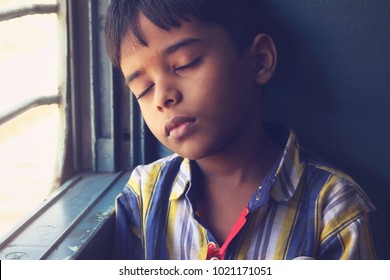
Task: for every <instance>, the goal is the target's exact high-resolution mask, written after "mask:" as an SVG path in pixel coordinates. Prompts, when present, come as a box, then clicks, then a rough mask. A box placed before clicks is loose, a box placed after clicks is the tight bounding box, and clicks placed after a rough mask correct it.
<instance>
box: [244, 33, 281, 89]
mask: <svg viewBox="0 0 390 280" xmlns="http://www.w3.org/2000/svg"><path fill="white" fill-rule="evenodd" d="M250 52H251V57H252V62H253V69H254V79H255V81H256V82H257V83H258V84H259V85H265V84H267V83H268V82H269V81H270V80H271V78H272V77H273V75H274V73H275V69H276V62H277V53H276V47H275V43H274V41H273V40H272V38H271V37H270V36H269V35H267V34H264V33H262V34H258V35H256V37H255V38H254V40H253V42H252V46H251V49H250Z"/></svg>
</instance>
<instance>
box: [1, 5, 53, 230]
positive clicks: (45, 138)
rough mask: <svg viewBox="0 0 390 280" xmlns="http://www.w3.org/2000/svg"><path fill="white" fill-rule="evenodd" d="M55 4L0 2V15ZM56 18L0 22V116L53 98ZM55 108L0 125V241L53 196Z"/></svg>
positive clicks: (31, 111) (31, 17)
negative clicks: (8, 10) (19, 8)
mask: <svg viewBox="0 0 390 280" xmlns="http://www.w3.org/2000/svg"><path fill="white" fill-rule="evenodd" d="M16 3H17V6H22V5H23V4H26V3H27V4H29V5H31V4H35V3H43V4H55V3H56V1H14V0H12V1H8V0H1V1H0V10H4V9H6V8H9V7H14V6H15V4H16ZM57 29H58V18H57V15H56V14H48V15H29V16H24V17H21V18H15V19H12V20H8V21H2V22H0V38H1V39H0V80H1V82H0V116H4V114H7V112H10V111H12V110H14V109H15V108H17V107H18V106H20V105H22V104H24V103H25V102H26V101H29V100H32V99H34V98H37V97H42V96H53V95H57V94H58V53H59V52H58V34H57V33H58V31H57ZM59 128H60V123H59V106H58V104H51V105H43V106H38V107H35V108H33V109H29V110H27V111H25V112H24V113H21V114H19V115H18V116H17V117H15V118H12V119H10V120H8V121H7V122H5V123H3V124H0V155H1V156H0V238H1V237H2V236H4V234H6V233H7V232H8V231H9V230H10V229H11V228H12V227H14V226H15V225H16V224H17V223H19V222H21V221H22V220H23V218H24V217H26V216H27V215H28V214H29V213H30V212H31V211H32V210H33V209H35V208H36V207H37V206H38V205H39V204H40V203H41V202H42V201H43V200H44V199H45V198H46V197H47V195H48V194H49V193H50V192H51V191H52V190H53V186H54V182H55V180H56V178H55V177H56V175H55V171H56V170H57V168H56V166H57V143H58V137H59V131H60V129H59Z"/></svg>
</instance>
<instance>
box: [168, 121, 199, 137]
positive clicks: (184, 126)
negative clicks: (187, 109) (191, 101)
mask: <svg viewBox="0 0 390 280" xmlns="http://www.w3.org/2000/svg"><path fill="white" fill-rule="evenodd" d="M194 122H195V118H192V117H173V118H171V119H170V120H169V121H168V122H166V124H165V126H164V131H165V135H166V136H168V137H172V138H184V137H186V136H188V135H189V134H191V133H192V131H193V124H194Z"/></svg>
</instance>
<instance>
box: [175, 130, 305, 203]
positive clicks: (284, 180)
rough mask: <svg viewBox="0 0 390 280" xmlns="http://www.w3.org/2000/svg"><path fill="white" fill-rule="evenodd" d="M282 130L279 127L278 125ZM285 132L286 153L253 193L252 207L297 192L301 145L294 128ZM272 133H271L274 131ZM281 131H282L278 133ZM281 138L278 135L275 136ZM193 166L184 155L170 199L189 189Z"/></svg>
mask: <svg viewBox="0 0 390 280" xmlns="http://www.w3.org/2000/svg"><path fill="white" fill-rule="evenodd" d="M279 130H280V129H279ZM282 130H284V131H283V132H284V133H282V134H284V135H286V132H287V135H288V139H287V142H285V140H284V139H285V137H283V138H284V139H282V141H283V140H284V141H283V142H285V143H286V144H285V147H284V150H283V153H282V155H281V157H280V159H279V161H278V162H276V163H275V165H274V167H273V168H271V170H270V171H269V172H268V174H267V175H266V177H265V179H264V181H263V183H262V185H261V188H259V190H258V191H257V192H256V193H255V194H254V195H253V197H252V198H251V200H250V201H249V203H248V206H249V209H250V210H253V209H254V208H257V207H260V206H262V205H264V204H266V203H267V202H268V200H269V197H270V196H271V197H272V198H273V199H274V200H276V201H279V202H280V201H288V200H290V199H291V198H292V196H293V195H294V193H295V191H296V189H297V187H298V185H299V183H300V181H301V179H302V175H303V172H304V169H305V164H304V162H303V161H302V159H301V152H300V147H299V144H298V141H297V137H296V134H295V132H294V131H292V130H288V129H287V128H283V129H282ZM271 134H272V133H271ZM279 134H280V133H279ZM276 140H277V141H279V142H280V140H281V139H280V137H279V139H276ZM193 170H194V168H193V167H192V164H191V161H190V160H189V159H186V158H185V159H184V160H183V162H182V163H181V165H180V169H179V172H178V176H177V177H176V180H175V182H174V185H173V187H172V193H171V196H170V200H176V199H179V198H180V197H181V196H182V195H183V194H185V193H187V192H188V191H189V188H190V187H191V181H192V180H191V177H192V176H191V175H192V173H193Z"/></svg>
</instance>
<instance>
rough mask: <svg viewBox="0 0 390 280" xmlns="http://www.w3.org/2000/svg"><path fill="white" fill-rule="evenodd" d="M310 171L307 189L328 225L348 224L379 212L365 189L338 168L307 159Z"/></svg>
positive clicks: (313, 158) (307, 176) (307, 166)
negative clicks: (370, 213)
mask: <svg viewBox="0 0 390 280" xmlns="http://www.w3.org/2000/svg"><path fill="white" fill-rule="evenodd" d="M306 169H307V170H306V171H307V172H306V180H305V181H306V185H307V188H308V191H309V192H313V193H314V194H315V195H314V196H313V198H314V199H315V205H316V209H317V213H318V214H320V215H319V216H321V217H323V222H324V223H326V224H327V223H329V222H330V223H334V222H336V221H337V223H340V224H347V223H348V222H352V221H353V220H356V219H358V218H359V217H361V216H363V215H365V214H367V213H369V212H372V211H374V210H376V209H375V206H374V205H373V203H372V202H371V200H370V199H369V198H368V196H367V195H366V193H365V192H364V190H363V188H362V187H361V186H360V185H359V184H358V183H357V182H356V181H355V180H354V179H353V178H352V177H351V176H349V175H348V174H346V173H345V172H343V171H341V170H340V169H338V168H337V167H335V166H334V165H332V164H330V163H328V162H326V161H324V160H321V159H319V158H317V157H315V156H312V155H307V157H306Z"/></svg>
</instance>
